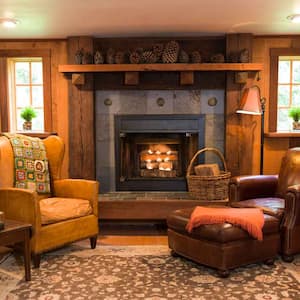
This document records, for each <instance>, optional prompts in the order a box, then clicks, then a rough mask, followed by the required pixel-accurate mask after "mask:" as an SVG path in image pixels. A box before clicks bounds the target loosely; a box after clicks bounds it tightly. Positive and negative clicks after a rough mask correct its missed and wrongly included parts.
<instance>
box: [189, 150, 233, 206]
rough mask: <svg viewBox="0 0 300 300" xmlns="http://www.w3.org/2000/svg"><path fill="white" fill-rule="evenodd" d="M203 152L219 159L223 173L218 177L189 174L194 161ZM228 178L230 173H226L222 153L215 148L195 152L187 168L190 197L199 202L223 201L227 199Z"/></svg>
mask: <svg viewBox="0 0 300 300" xmlns="http://www.w3.org/2000/svg"><path fill="white" fill-rule="evenodd" d="M205 151H212V152H214V153H215V154H217V155H218V156H219V158H220V159H221V161H222V163H223V167H224V171H220V175H216V176H198V175H194V174H191V170H192V169H193V163H194V161H195V159H196V158H197V156H198V155H199V154H201V153H203V152H205ZM230 176H231V174H230V172H227V167H226V162H225V159H224V157H223V155H222V153H221V152H220V151H219V150H218V149H215V148H203V149H201V150H199V151H197V152H196V154H195V155H194V156H193V158H192V159H191V162H190V164H189V166H188V168H187V174H186V179H187V184H188V191H189V193H190V194H191V196H193V197H194V198H196V199H199V200H225V199H227V198H228V184H229V180H230Z"/></svg>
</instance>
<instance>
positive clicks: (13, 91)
mask: <svg viewBox="0 0 300 300" xmlns="http://www.w3.org/2000/svg"><path fill="white" fill-rule="evenodd" d="M50 54H51V53H50V50H49V49H28V50H15V49H11V50H10V49H6V50H0V107H1V110H0V121H1V126H0V129H1V131H2V132H9V131H10V132H12V131H16V130H17V131H19V130H21V131H22V130H23V126H22V124H23V120H22V119H21V118H20V111H21V109H22V108H23V107H25V106H28V105H30V106H33V107H34V108H35V109H36V110H37V112H38V116H37V118H34V119H33V121H32V125H33V130H35V131H38V132H44V131H45V132H51V131H52V109H51V72H50V71H51V61H50Z"/></svg>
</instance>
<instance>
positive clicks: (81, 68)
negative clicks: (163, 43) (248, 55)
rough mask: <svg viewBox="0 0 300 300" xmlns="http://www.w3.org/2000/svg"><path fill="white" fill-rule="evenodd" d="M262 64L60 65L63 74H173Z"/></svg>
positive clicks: (244, 68) (247, 68)
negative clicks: (156, 72) (154, 72)
mask: <svg viewBox="0 0 300 300" xmlns="http://www.w3.org/2000/svg"><path fill="white" fill-rule="evenodd" d="M261 70H263V64H261V63H201V64H111V65H109V64H103V65H94V64H90V65H59V66H58V71H59V72H61V73H93V72H152V71H159V72H163V71H165V72H172V71H256V72H258V71H261Z"/></svg>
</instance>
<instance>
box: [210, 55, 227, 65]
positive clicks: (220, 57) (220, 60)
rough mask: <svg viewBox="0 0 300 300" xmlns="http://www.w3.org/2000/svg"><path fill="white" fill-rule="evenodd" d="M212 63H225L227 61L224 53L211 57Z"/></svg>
mask: <svg viewBox="0 0 300 300" xmlns="http://www.w3.org/2000/svg"><path fill="white" fill-rule="evenodd" d="M210 61H211V62H212V63H223V62H224V61H225V58H224V55H223V54H222V53H217V54H214V55H212V56H211V57H210Z"/></svg>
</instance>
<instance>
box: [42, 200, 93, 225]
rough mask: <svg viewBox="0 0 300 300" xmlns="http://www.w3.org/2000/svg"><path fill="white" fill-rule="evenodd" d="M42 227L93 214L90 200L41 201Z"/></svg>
mask: <svg viewBox="0 0 300 300" xmlns="http://www.w3.org/2000/svg"><path fill="white" fill-rule="evenodd" d="M40 210H41V222H42V225H46V224H50V223H57V222H60V221H64V220H68V219H74V218H78V217H83V216H87V215H89V214H91V213H92V207H91V205H90V201H89V200H84V199H74V198H58V197H53V198H46V199H42V200H40Z"/></svg>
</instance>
